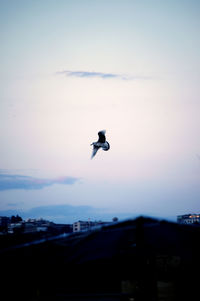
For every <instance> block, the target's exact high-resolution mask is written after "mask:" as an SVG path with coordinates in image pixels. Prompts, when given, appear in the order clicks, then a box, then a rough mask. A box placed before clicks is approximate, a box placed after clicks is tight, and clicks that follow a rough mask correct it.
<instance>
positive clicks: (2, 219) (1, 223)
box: [0, 216, 10, 227]
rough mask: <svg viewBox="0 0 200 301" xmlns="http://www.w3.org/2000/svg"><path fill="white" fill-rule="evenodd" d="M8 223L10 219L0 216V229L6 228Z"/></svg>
mask: <svg viewBox="0 0 200 301" xmlns="http://www.w3.org/2000/svg"><path fill="white" fill-rule="evenodd" d="M9 223H10V217H7V216H0V227H7V226H8V224H9Z"/></svg>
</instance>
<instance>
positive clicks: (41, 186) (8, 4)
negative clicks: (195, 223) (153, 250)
mask: <svg viewBox="0 0 200 301" xmlns="http://www.w3.org/2000/svg"><path fill="white" fill-rule="evenodd" d="M0 28H1V29H0V41H1V47H0V65H1V68H0V145H1V147H0V215H6V214H13V213H20V214H21V215H22V216H23V217H25V216H26V217H28V216H29V215H31V216H30V217H45V218H49V219H51V220H53V221H55V222H66V223H67V222H74V221H76V220H77V219H87V218H90V219H91V220H93V219H96V218H99V219H102V220H105V219H106V218H107V219H109V218H111V217H112V216H113V217H114V216H118V217H119V218H129V217H130V218H131V217H135V216H138V215H148V216H152V217H159V218H166V219H174V220H175V219H176V216H177V215H180V214H186V213H199V212H200V136H199V132H200V118H199V112H200V99H199V95H200V91H199V90H200V86H199V79H200V52H199V49H200V32H199V28H200V2H199V1H196V0H173V1H172V0H168V1H162V0H148V1H147V0H101V1H100V0H82V1H81V0H65V1H64V0H42V1H40V0H35V1H33V0H18V1H14V0H10V1H4V0H0ZM104 129H105V130H106V138H107V141H108V142H109V143H110V150H109V151H107V152H104V151H102V150H99V152H98V153H97V155H96V156H95V157H94V158H93V159H92V160H91V159H90V158H91V153H92V148H91V146H90V144H91V143H92V142H94V141H97V139H98V131H100V130H104Z"/></svg>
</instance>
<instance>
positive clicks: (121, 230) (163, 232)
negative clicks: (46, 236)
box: [0, 218, 200, 301]
mask: <svg viewBox="0 0 200 301" xmlns="http://www.w3.org/2000/svg"><path fill="white" fill-rule="evenodd" d="M0 267H1V278H2V280H1V289H0V294H1V296H0V297H1V300H26V301H28V300H41V301H42V300H49V301H51V300H56V301H63V300H73V301H82V300H83V301H84V300H85V301H93V300H94V301H96V300H98V301H99V300H102V301H116V300H124V301H125V300H130V301H138V300H144V301H153V300H155V301H157V300H158V301H171V300H174V301H178V300H181V301H184V300H187V301H193V300H198V298H199V293H200V281H199V270H200V269H199V268H200V227H199V226H184V225H178V224H174V223H170V222H165V221H157V220H153V219H147V218H138V219H136V220H129V221H124V222H121V223H116V224H113V225H110V226H104V227H102V228H101V229H97V230H93V231H92V232H85V233H80V234H71V235H69V236H66V237H59V238H58V237H57V238H55V239H52V240H49V241H48V240H47V241H41V242H38V243H36V244H32V245H27V246H22V245H21V246H18V247H17V248H7V249H4V248H3V246H1V250H0Z"/></svg>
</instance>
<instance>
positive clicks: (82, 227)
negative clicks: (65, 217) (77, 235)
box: [73, 220, 109, 232]
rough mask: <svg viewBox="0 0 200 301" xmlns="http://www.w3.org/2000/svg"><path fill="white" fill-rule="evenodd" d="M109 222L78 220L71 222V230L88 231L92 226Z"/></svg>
mask: <svg viewBox="0 0 200 301" xmlns="http://www.w3.org/2000/svg"><path fill="white" fill-rule="evenodd" d="M106 224H109V222H102V221H95V222H92V221H90V220H89V221H78V222H75V223H73V232H80V231H88V230H90V229H92V228H94V227H98V226H103V225H106Z"/></svg>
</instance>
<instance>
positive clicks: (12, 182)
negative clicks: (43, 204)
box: [0, 174, 79, 191]
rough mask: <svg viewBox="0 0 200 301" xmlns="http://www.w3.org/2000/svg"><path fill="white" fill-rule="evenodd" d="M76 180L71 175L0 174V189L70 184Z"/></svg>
mask: <svg viewBox="0 0 200 301" xmlns="http://www.w3.org/2000/svg"><path fill="white" fill-rule="evenodd" d="M78 180H79V179H78V178H73V177H59V178H53V179H40V178H34V177H30V176H22V175H10V174H0V191H2V190H10V189H25V190H30V189H42V188H44V187H46V186H51V185H53V184H64V185H72V184H74V183H75V182H77V181H78Z"/></svg>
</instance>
